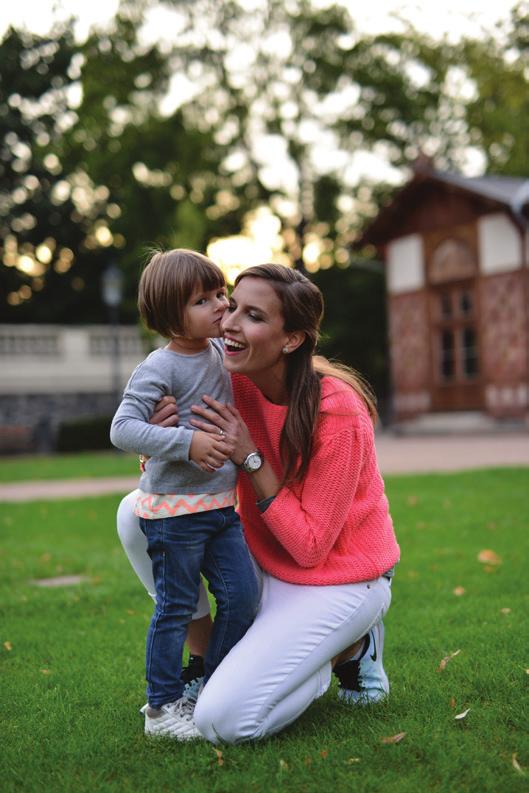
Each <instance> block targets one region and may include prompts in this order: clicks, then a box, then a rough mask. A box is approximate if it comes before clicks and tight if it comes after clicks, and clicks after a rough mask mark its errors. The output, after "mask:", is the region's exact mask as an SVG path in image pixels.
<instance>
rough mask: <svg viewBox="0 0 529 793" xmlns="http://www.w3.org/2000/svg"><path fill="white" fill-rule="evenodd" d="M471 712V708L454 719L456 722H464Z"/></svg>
mask: <svg viewBox="0 0 529 793" xmlns="http://www.w3.org/2000/svg"><path fill="white" fill-rule="evenodd" d="M469 710H470V708H467V709H466V710H464V711H463V713H458V714H457V716H454V719H456V721H462V720H463V719H465V718H466V716H467V713H468V712H469Z"/></svg>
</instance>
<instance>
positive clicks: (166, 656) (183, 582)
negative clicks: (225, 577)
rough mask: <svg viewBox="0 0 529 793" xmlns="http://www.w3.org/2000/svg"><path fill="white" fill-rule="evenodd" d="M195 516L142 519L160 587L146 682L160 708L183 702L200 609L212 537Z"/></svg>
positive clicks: (151, 701) (150, 635)
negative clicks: (190, 641)
mask: <svg viewBox="0 0 529 793" xmlns="http://www.w3.org/2000/svg"><path fill="white" fill-rule="evenodd" d="M195 524H196V519H195V520H193V516H191V517H188V516H182V517H177V518H162V519H159V520H144V519H143V518H142V519H141V527H142V529H143V530H144V531H145V533H146V537H147V542H148V553H149V556H150V557H151V560H152V572H153V577H154V583H155V588H156V607H155V610H154V615H153V618H152V620H151V624H150V627H149V632H148V635H147V649H146V678H147V683H148V685H147V697H148V701H149V705H150V706H151V707H153V708H160V707H161V706H162V705H164V704H166V703H168V702H174V701H175V700H177V699H180V697H181V696H182V693H183V690H184V682H183V681H182V679H181V672H182V650H183V647H184V641H185V636H186V631H187V626H188V623H189V622H190V620H191V617H192V615H193V612H194V610H195V608H196V604H197V599H198V588H199V584H200V569H201V566H202V560H203V555H204V545H205V540H206V537H207V535H205V534H204V532H202V531H200V530H197V528H196V526H195Z"/></svg>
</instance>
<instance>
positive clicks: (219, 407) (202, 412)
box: [191, 396, 257, 465]
mask: <svg viewBox="0 0 529 793" xmlns="http://www.w3.org/2000/svg"><path fill="white" fill-rule="evenodd" d="M203 400H204V402H205V403H206V405H207V406H208V407H204V406H203V405H192V406H191V410H192V411H193V413H196V415H197V416H201V417H202V419H205V420H204V421H202V420H200V419H191V424H193V426H194V427H198V429H200V430H203V431H204V432H213V433H218V432H219V430H221V431H222V433H223V434H224V435H223V439H222V440H223V441H224V443H225V445H226V446H227V447H228V448H230V449H231V452H230V457H231V459H232V460H233V462H234V463H235V464H236V465H240V464H241V463H242V462H244V460H245V459H246V458H247V456H248V455H249V454H250V452H254V451H255V450H256V448H257V447H256V445H255V443H254V441H253V439H252V436H251V435H250V432H249V430H248V427H247V426H246V424H245V423H244V421H243V419H242V417H241V414H240V413H239V411H238V410H237V409H236V408H234V407H233V405H224V404H223V403H222V402H218V401H217V400H216V399H212V398H211V397H209V396H204V397H203Z"/></svg>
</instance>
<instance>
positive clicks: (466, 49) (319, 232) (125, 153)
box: [0, 0, 529, 388]
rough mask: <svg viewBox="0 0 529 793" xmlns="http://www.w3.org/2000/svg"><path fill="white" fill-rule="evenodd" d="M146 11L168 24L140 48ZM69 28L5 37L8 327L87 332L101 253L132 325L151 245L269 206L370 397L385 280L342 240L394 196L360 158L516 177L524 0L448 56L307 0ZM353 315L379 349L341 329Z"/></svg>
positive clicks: (338, 6)
mask: <svg viewBox="0 0 529 793" xmlns="http://www.w3.org/2000/svg"><path fill="white" fill-rule="evenodd" d="M160 7H163V8H164V9H165V10H166V11H167V12H168V13H169V14H170V15H169V16H168V17H167V29H166V31H165V35H164V36H163V39H161V40H160V41H154V42H153V41H152V39H151V40H150V42H149V39H148V38H147V37H146V35H145V22H146V20H148V19H149V15H150V14H151V13H153V12H154V11H155V10H156V9H159V8H160ZM70 28H71V26H70V25H63V26H59V27H56V28H54V29H53V30H52V31H50V33H49V35H47V36H44V37H40V36H36V35H32V34H29V33H27V32H25V31H20V30H14V29H11V30H9V31H8V32H7V34H6V35H5V37H4V39H3V40H2V41H1V42H0V61H1V63H2V71H1V75H0V233H1V243H2V252H1V253H2V258H3V265H2V266H0V300H1V302H2V317H3V319H4V321H8V322H27V321H35V322H50V321H56V322H94V321H102V320H103V319H104V318H105V308H104V306H103V305H102V300H101V296H100V294H101V291H100V281H101V275H102V272H103V270H104V269H105V267H106V266H107V265H108V264H109V263H110V262H112V261H114V262H117V263H118V264H119V266H120V267H121V268H122V270H123V271H124V272H125V274H126V300H125V304H124V307H123V317H124V318H125V319H126V320H129V321H133V320H134V319H135V317H136V311H135V306H134V303H135V291H136V284H137V276H138V272H139V269H140V267H141V264H142V262H143V260H144V259H145V255H146V250H147V249H148V248H149V246H155V245H162V246H189V247H194V248H198V249H202V250H204V249H205V248H206V246H207V244H208V242H209V241H210V240H211V239H212V238H214V237H224V236H227V235H230V234H235V233H237V232H239V230H240V229H241V228H242V226H243V224H244V218H245V216H246V215H247V213H248V212H249V211H250V210H253V209H255V208H256V207H259V206H260V205H263V204H266V205H268V206H269V207H271V209H272V211H273V212H274V213H275V214H276V215H277V216H278V217H279V218H280V220H281V230H282V235H283V244H284V249H285V251H286V254H287V255H288V256H289V258H290V260H291V261H292V262H294V263H296V264H297V266H300V267H303V266H306V267H307V268H308V269H309V271H310V272H312V271H314V270H316V269H317V268H318V267H321V268H322V272H321V273H320V274H319V275H317V276H315V277H316V278H317V279H318V282H321V285H322V288H324V291H325V293H326V302H327V323H328V324H327V334H328V337H329V341H328V342H327V344H328V345H329V346H328V348H327V349H328V351H330V352H334V347H333V345H334V344H335V342H336V344H338V340H340V341H339V345H338V346H339V352H340V356H341V357H342V358H346V359H348V360H351V361H352V362H354V361H355V360H357V361H358V360H360V361H362V362H363V358H362V354H363V353H362V350H368V349H369V350H370V352H369V356H367V357H368V358H369V361H371V363H369V361H368V360H366V362H365V367H367V371H368V373H369V374H370V376H371V378H372V379H373V380H374V381H376V382H377V383H379V384H380V388H383V382H384V373H383V371H382V369H380V367H379V363H378V362H379V361H380V360H381V358H380V356H381V355H382V352H381V351H383V349H384V343H385V341H384V338H383V334H384V329H383V327H382V326H383V322H382V320H381V319H380V317H381V316H382V314H383V310H384V306H383V302H382V276H381V275H380V274H377V275H375V274H374V273H373V272H371V273H368V271H367V270H365V269H360V270H359V269H358V268H357V267H356V265H355V263H354V262H352V260H351V243H352V241H353V240H354V238H355V236H356V234H357V233H358V229H359V227H360V226H361V225H362V223H364V222H365V221H366V220H368V219H369V218H370V217H372V216H373V214H374V212H376V209H377V206H379V205H380V203H381V202H383V201H384V200H386V199H387V197H388V195H389V194H390V191H391V185H389V184H388V183H384V182H383V181H381V180H380V178H379V177H378V176H377V175H376V174H371V173H370V171H369V167H368V168H366V167H365V166H364V167H363V169H362V168H361V167H360V165H361V162H362V161H363V162H364V163H365V162H366V159H365V158H366V157H368V158H369V156H371V157H377V158H378V159H379V161H380V160H384V161H385V162H386V163H388V165H390V166H392V167H393V169H394V170H393V175H394V176H395V175H396V176H397V177H398V178H400V179H403V178H404V175H405V169H406V167H407V165H408V164H409V162H410V160H413V159H414V158H415V157H416V156H417V155H418V154H419V153H420V152H421V151H424V152H425V153H426V154H428V155H430V156H433V157H434V159H435V163H436V165H437V167H439V168H450V169H458V170H461V169H463V170H464V168H465V167H466V164H467V162H468V158H469V156H470V155H473V156H474V157H476V156H477V155H479V156H480V157H481V158H482V161H483V163H484V166H485V167H486V169H487V170H489V171H492V172H496V173H504V174H512V175H516V176H520V175H525V174H527V173H528V172H529V150H528V146H527V136H526V134H525V127H524V124H525V118H526V117H527V113H528V110H529V107H528V103H529V99H528V97H529V91H528V90H527V88H528V86H527V82H528V75H529V62H528V61H529V4H528V3H527V1H526V0H523V1H522V2H520V3H519V4H518V5H517V6H516V8H515V9H514V11H513V14H512V18H511V19H510V20H509V21H508V22H507V23H506V24H505V25H504V27H503V29H502V30H501V31H499V32H498V33H497V34H496V35H492V34H491V35H490V36H488V37H486V36H482V37H481V38H480V39H479V40H477V39H467V40H464V41H462V42H461V43H460V44H458V45H454V44H449V43H447V42H446V41H438V40H432V39H431V38H430V37H428V36H426V35H423V34H419V33H418V32H417V31H415V30H414V29H413V28H412V27H411V26H408V27H407V29H405V30H404V32H402V33H398V34H397V33H392V34H387V33H384V34H380V35H376V36H368V35H364V34H361V33H360V32H359V31H358V29H357V27H356V25H355V21H354V18H353V17H352V16H351V14H350V12H349V11H348V10H347V8H346V7H345V5H344V4H342V3H340V2H335V3H332V2H330V3H328V4H327V6H326V7H325V8H322V7H321V4H315V3H313V2H311V0H252V2H251V3H250V2H249V0H245V1H244V2H242V0H228V1H227V2H222V3H219V2H218V1H217V0H141V2H138V0H122V3H121V6H120V9H119V12H118V14H117V15H116V17H115V18H114V19H112V20H111V21H110V22H109V23H108V25H106V26H105V27H104V28H101V29H94V30H92V31H91V33H90V34H89V36H88V38H87V39H86V41H83V42H77V41H75V40H74V39H73V37H72V34H71V33H70ZM362 158H364V159H363V160H362ZM367 162H370V160H369V159H368V160H367ZM336 263H337V264H339V265H340V269H337V270H334V269H333V265H334V264H336ZM329 268H331V269H329ZM340 284H341V285H342V286H343V288H344V289H346V288H347V290H351V292H350V294H351V295H353V293H354V295H358V303H357V302H356V297H355V298H354V300H353V299H352V298H351V301H349V300H347V301H346V300H341V293H340ZM348 294H349V292H348ZM372 300H373V301H375V302H374V303H372V302H371V301H372ZM377 301H378V302H377ZM353 306H355V308H353ZM367 306H371V308H370V316H371V318H372V319H371V320H366V323H367V324H366V323H364V324H365V326H366V327H370V328H371V331H370V332H371V333H373V334H375V336H376V334H377V332H378V338H377V340H376V344H375V347H376V350H375V349H374V348H373V349H372V348H371V347H370V346H369V345H368V344H367V343H366V340H365V339H363V340H361V339H360V337H358V338H357V339H355V338H354V336H353V333H352V330H351V328H352V327H353V325H354V322H353V320H354V316H355V313H356V314H358V312H360V311H362V310H363V309H364V308H366V307H367ZM377 306H378V308H377ZM381 312H382V313H381ZM349 347H350V350H351V355H350V356H349ZM336 349H338V348H336ZM365 367H364V365H363V363H362V367H361V368H365Z"/></svg>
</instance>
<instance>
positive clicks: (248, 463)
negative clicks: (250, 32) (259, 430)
mask: <svg viewBox="0 0 529 793" xmlns="http://www.w3.org/2000/svg"><path fill="white" fill-rule="evenodd" d="M262 464H263V458H262V457H261V455H260V454H259V453H258V452H253V453H252V454H249V455H248V457H247V458H246V460H245V461H244V469H245V470H246V471H248V472H249V473H251V472H253V471H258V470H259V468H260V467H261V466H262Z"/></svg>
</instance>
